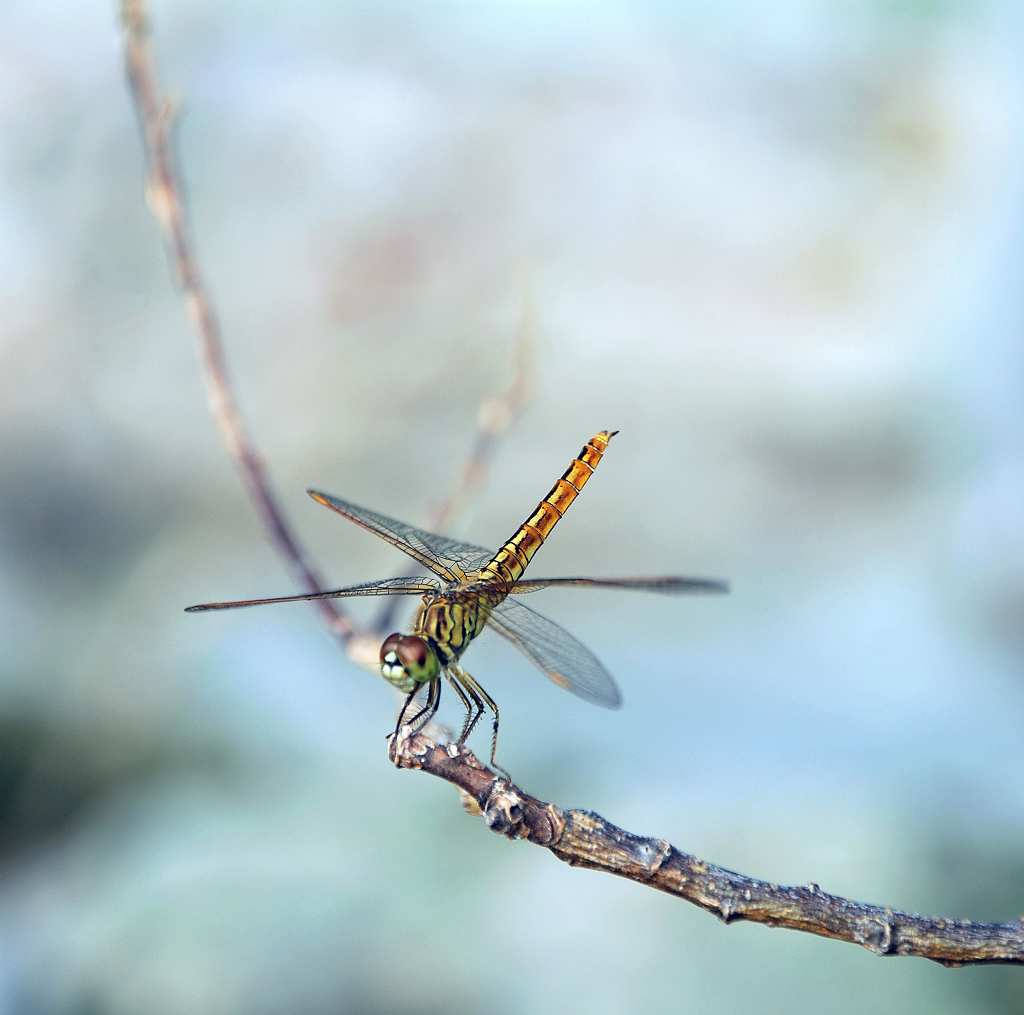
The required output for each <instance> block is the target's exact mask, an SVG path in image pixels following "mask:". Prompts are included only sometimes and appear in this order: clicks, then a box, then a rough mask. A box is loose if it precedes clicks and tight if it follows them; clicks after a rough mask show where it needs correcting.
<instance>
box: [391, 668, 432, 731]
mask: <svg viewBox="0 0 1024 1015" xmlns="http://www.w3.org/2000/svg"><path fill="white" fill-rule="evenodd" d="M419 692H420V689H419V687H414V688H413V689H412V690H411V691H410V692H409V694H408V695H407V696H406V699H405V702H404V703H403V705H402V709H401V711H400V712H399V713H398V722H396V723H395V732H394V733H393V734H392V737H393V739H394V740H397V739H398V734H399V733H400V731H401V729H402V727H403V726H404V725H405V713H406V712H408V711H409V706H410V705H411V704H412V703H413V701H415V700H416V695H417V694H419ZM440 704H441V681H440V680H432V681H431V682H430V686H429V687H428V688H427V700H426V701H425V702H424V704H423V707H422V708H421V709H420V710H419V711H418V712H417V713H416V714H415V715H414V716H413V717H412V718H411V719H410V720H409V723H408V725H409V732H410V734H412V733H418V732H419V730H420V729H422V728H423V727H424V726H426V724H427V723H428V722H430V720H431V719H433V718H434V715H435V714H436V712H437V709H438V706H439V705H440ZM417 723H419V725H418V726H417Z"/></svg>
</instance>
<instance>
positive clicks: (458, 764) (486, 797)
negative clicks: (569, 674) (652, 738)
mask: <svg viewBox="0 0 1024 1015" xmlns="http://www.w3.org/2000/svg"><path fill="white" fill-rule="evenodd" d="M389 756H390V758H391V760H392V761H395V762H396V763H397V764H398V766H399V767H400V768H413V769H420V770H421V771H423V772H427V773H428V774H430V775H435V776H437V777H439V778H441V779H444V780H446V781H447V782H450V783H452V784H453V785H455V786H457V787H458V788H459V790H460V791H461V793H462V795H463V801H464V804H465V805H466V807H467V809H468V810H470V811H472V812H473V813H477V814H480V815H482V817H483V819H484V821H485V822H486V824H487V826H488V827H489V828H490V829H491V830H492V831H495V832H498V833H499V834H501V835H504V836H507V837H508V838H510V839H525V840H527V841H528V842H532V843H534V844H535V845H538V846H545V847H547V848H548V849H549V850H551V852H552V853H554V854H555V856H557V857H558V859H559V860H564V861H565V862H566V863H567V864H569V865H570V866H571V867H589V868H590V869H591V870H597V871H604V872H605V873H607V874H615V875H617V876H618V877H621V878H627V879H628V880H630V881H636V882H638V883H639V884H642V885H647V886H649V887H651V888H656V889H657V890H658V891H661V892H667V893H668V894H669V895H675V896H678V897H679V898H681V899H685V900H686V901H687V902H692V903H693V904H694V905H695V906H700V908H701V909H706V910H707V911H708V912H709V913H713V914H714V915H715V916H717V917H718V918H719V919H720V920H722V921H723V922H724V923H732V922H733V921H735V920H750V921H752V922H754V923H763V924H766V925H767V926H769V927H788V928H790V929H791V930H801V931H805V932H806V933H808V934H818V935H820V936H822V937H830V938H835V939H836V940H838V941H849V942H850V943H852V944H858V945H860V946H861V947H863V948H867V949H868V951H870V952H874V953H875V954H876V955H916V956H919V957H920V958H925V959H931V960H933V961H934V962H938V963H941V964H942V965H944V966H966V965H977V964H983V963H1003V964H1017V965H1024V919H1018V920H1014V921H1013V922H1012V923H976V922H974V921H972V920H952V919H948V918H946V917H929V916H918V915H916V914H912V913H902V912H900V911H898V910H895V909H890V908H889V907H887V906H873V905H869V904H868V903H864V902H855V901H854V900H852V899H844V898H841V897H840V896H838V895H829V894H828V892H824V891H822V890H821V888H820V887H819V886H818V885H816V884H809V885H799V886H792V885H776V884H772V883H770V882H768V881H761V880H758V879H756V878H751V877H748V876H747V875H745V874H737V873H736V872H735V871H731V870H727V869H726V868H725V867H718V866H716V865H715V864H713V863H708V862H707V861H705V860H699V859H698V858H697V857H695V856H691V855H690V854H689V853H683V852H682V851H680V850H678V849H676V848H675V846H673V845H672V844H671V843H670V842H667V841H666V840H665V839H651V838H648V837H647V836H643V835H634V834H633V833H632V832H627V831H626V830H625V829H622V828H619V827H617V826H616V825H613V824H612V823H611V822H610V821H606V820H605V819H604V818H602V817H601V815H599V814H594V813H593V812H592V811H581V810H563V809H561V808H560V807H556V806H555V805H554V804H551V803H545V802H544V801H543V800H538V799H537V798H536V797H534V796H531V795H530V794H529V793H526V792H524V791H523V790H521V789H520V788H519V787H518V786H515V785H512V784H510V783H509V782H507V781H506V780H505V779H503V778H501V777H500V776H498V775H497V774H496V773H495V772H492V771H491V770H490V769H489V768H487V767H485V766H484V765H483V764H482V763H481V762H480V761H479V760H478V759H477V758H476V756H475V755H474V754H473V753H472V752H471V751H470V750H468V749H467V748H465V747H463V748H457V747H455V746H454V745H451V744H448V745H444V744H437V743H435V742H434V741H433V740H431V739H429V738H428V737H427V736H424V735H423V734H418V735H416V736H413V737H405V738H400V739H399V740H398V742H397V744H395V743H392V744H391V745H390V746H389Z"/></svg>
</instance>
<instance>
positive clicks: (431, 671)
mask: <svg viewBox="0 0 1024 1015" xmlns="http://www.w3.org/2000/svg"><path fill="white" fill-rule="evenodd" d="M380 668H381V673H382V674H383V676H384V678H385V680H390V681H391V683H393V684H394V685H395V686H396V687H398V688H399V689H401V690H412V687H413V686H414V685H415V684H425V683H427V681H430V680H433V679H434V678H435V677H436V676H437V675H438V673H439V672H440V669H441V667H440V664H439V663H438V661H437V656H436V655H435V654H434V650H433V649H432V648H431V647H430V645H429V643H428V642H427V640H426V639H425V638H420V637H418V636H417V635H402V634H398V633H395V634H389V635H388V636H387V638H386V639H385V640H384V644H383V645H381V647H380Z"/></svg>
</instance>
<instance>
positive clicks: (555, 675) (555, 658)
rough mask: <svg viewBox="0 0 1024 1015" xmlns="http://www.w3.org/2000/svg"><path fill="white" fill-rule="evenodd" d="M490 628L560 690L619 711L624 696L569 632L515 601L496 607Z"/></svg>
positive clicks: (608, 675)
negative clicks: (521, 653)
mask: <svg viewBox="0 0 1024 1015" xmlns="http://www.w3.org/2000/svg"><path fill="white" fill-rule="evenodd" d="M487 626H488V627H491V628H493V629H494V630H495V631H497V632H498V634H500V635H502V636H503V637H505V638H508V640H509V641H510V642H512V644H513V645H515V646H516V648H518V649H519V650H520V651H521V652H523V654H524V655H526V656H527V658H528V659H530V661H531V662H533V663H534V664H535V665H536V666H537V667H539V668H540V669H541V670H542V671H543V672H544V673H545V674H546V675H547V677H548V678H549V679H550V680H552V681H553V682H554V683H556V684H557V685H558V686H559V687H564V688H565V689H566V690H567V691H572V693H573V694H575V695H577V696H578V697H580V698H583V699H584V700H585V701H590V702H593V703H594V704H595V705H602V706H604V707H605V708H618V707H619V705H621V704H622V696H621V695H620V694H619V689H618V688H617V687H616V686H615V681H614V680H613V679H612V675H611V674H610V673H609V672H608V671H607V670H606V669H605V668H604V666H603V665H602V664H601V661H600V660H599V659H598V658H597V656H595V655H594V653H593V652H591V651H590V649H588V648H587V647H586V645H583V644H582V643H581V642H579V641H577V640H576V639H575V638H574V637H573V636H572V635H571V634H569V632H568V631H566V630H564V629H563V628H561V627H559V626H558V625H557V624H556V623H555V622H554V621H551V620H548V618H547V617H545V616H542V615H541V614H539V613H538V612H537V611H536V610H531V609H530V607H529V606H526V605H525V604H524V603H521V602H519V601H518V600H516V599H511V598H509V599H506V600H505V601H504V602H502V603H500V604H499V605H498V606H496V607H495V608H494V610H493V612H492V613H491V616H490V618H489V619H488V621H487Z"/></svg>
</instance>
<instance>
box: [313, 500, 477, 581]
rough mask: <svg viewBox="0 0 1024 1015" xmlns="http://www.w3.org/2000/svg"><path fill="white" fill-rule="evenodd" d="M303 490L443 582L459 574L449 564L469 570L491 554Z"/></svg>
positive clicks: (471, 545) (366, 509) (467, 544)
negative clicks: (385, 542)
mask: <svg viewBox="0 0 1024 1015" xmlns="http://www.w3.org/2000/svg"><path fill="white" fill-rule="evenodd" d="M307 493H308V494H309V495H310V497H312V498H313V500H315V501H316V502H317V503H318V504H323V505H324V507H329V508H330V509H331V510H332V511H337V512H338V514H339V515H341V516H342V517H344V518H347V519H348V520H349V521H350V522H355V523H356V525H359V526H362V528H364V529H367V530H369V531H370V532H372V533H373V534H374V535H376V536H380V538H381V539H384V540H386V541H387V542H389V543H390V544H391V545H392V546H394V547H396V548H397V549H399V550H401V551H402V552H403V553H407V554H408V555H409V556H410V557H412V559H413V560H415V561H418V562H419V563H420V564H422V565H423V566H424V567H425V568H427V570H428V571H433V572H434V574H436V575H440V576H441V577H442V578H444V579H445V580H446V581H455V580H457V579H458V577H459V576H458V574H457V573H456V572H455V571H453V570H452V565H453V564H454V565H457V566H458V567H459V568H462V569H463V570H465V571H471V570H473V569H474V568H477V567H479V566H480V565H481V564H484V563H486V562H487V561H488V560H490V559H491V557H492V556H493V553H492V551H491V550H488V549H486V548H485V547H483V546H476V545H474V544H473V543H462V542H460V541H459V540H457V539H449V538H448V537H447V536H439V535H437V534H436V533H434V532H427V531H425V530H424V529H417V528H416V527H415V526H414V525H409V524H408V523H406V522H400V521H398V519H397V518H389V517H388V516H387V515H382V514H380V513H379V512H377V511H371V510H370V509H369V508H364V507H360V506H359V505H358V504H352V503H350V502H349V501H346V500H342V499H341V498H340V497H332V496H331V495H330V494H329V493H321V492H320V491H319V490H308V491H307Z"/></svg>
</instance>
